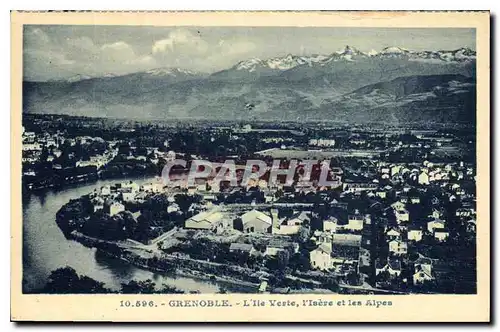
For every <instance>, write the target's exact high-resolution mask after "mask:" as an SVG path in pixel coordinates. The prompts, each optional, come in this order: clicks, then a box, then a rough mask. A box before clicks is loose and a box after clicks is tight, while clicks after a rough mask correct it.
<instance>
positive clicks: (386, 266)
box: [375, 259, 401, 277]
mask: <svg viewBox="0 0 500 332" xmlns="http://www.w3.org/2000/svg"><path fill="white" fill-rule="evenodd" d="M382 272H388V273H389V274H390V275H391V276H393V277H398V276H400V275H401V261H399V260H397V259H386V260H382V259H377V260H376V261H375V275H379V274H380V273H382Z"/></svg>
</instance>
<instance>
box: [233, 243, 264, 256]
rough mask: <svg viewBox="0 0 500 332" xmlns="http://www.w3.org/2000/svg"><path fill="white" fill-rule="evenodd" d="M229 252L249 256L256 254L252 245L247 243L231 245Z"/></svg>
mask: <svg viewBox="0 0 500 332" xmlns="http://www.w3.org/2000/svg"><path fill="white" fill-rule="evenodd" d="M229 251H230V252H246V253H248V254H249V255H255V254H257V253H258V252H257V250H255V248H254V247H253V245H251V244H248V243H231V245H230V246H229Z"/></svg>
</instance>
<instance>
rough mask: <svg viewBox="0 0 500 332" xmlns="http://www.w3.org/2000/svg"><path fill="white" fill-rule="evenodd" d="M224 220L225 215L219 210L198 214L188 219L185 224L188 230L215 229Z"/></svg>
mask: <svg viewBox="0 0 500 332" xmlns="http://www.w3.org/2000/svg"><path fill="white" fill-rule="evenodd" d="M223 219H224V214H223V213H222V212H221V211H220V210H219V209H217V208H215V209H212V210H208V211H204V212H201V213H198V214H197V215H194V216H192V217H191V218H189V219H187V220H186V222H185V227H186V228H193V229H212V230H213V229H214V228H216V227H217V226H218V225H219V224H220V223H222V221H223Z"/></svg>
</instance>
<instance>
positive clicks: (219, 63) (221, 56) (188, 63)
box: [151, 29, 256, 71]
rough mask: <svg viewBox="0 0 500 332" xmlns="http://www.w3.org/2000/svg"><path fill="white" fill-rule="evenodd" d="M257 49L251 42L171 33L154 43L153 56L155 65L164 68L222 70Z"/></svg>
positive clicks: (188, 33)
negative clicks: (207, 38) (206, 38)
mask: <svg viewBox="0 0 500 332" xmlns="http://www.w3.org/2000/svg"><path fill="white" fill-rule="evenodd" d="M255 49H256V45H255V44H254V43H253V42H251V41H248V40H238V39H235V38H230V39H220V40H218V41H217V40H212V41H210V40H205V39H203V37H202V35H201V34H200V33H194V32H191V31H190V30H187V29H177V30H174V31H171V32H170V33H169V34H168V36H167V37H166V38H164V39H160V40H157V41H155V42H154V43H153V45H152V48H151V52H152V56H153V57H154V58H155V60H156V62H157V63H158V64H159V65H161V66H165V67H181V68H186V69H191V70H197V71H213V70H214V68H216V69H222V68H224V67H227V66H231V65H232V64H234V62H236V61H239V60H240V59H239V57H247V56H248V54H250V52H252V51H253V50H255Z"/></svg>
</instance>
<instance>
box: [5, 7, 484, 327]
mask: <svg viewBox="0 0 500 332" xmlns="http://www.w3.org/2000/svg"><path fill="white" fill-rule="evenodd" d="M19 14H22V13H19ZM59 14H60V15H61V16H64V13H59ZM191 14H194V13H191ZM198 14H199V15H200V16H201V15H202V13H198ZM254 14H257V13H254ZM290 14H292V13H290ZM290 14H288V15H290ZM407 14H410V13H407ZM413 14H415V15H417V14H418V13H413ZM437 14H442V15H445V13H437ZM448 14H449V15H450V16H451V17H453V13H448ZM461 14H462V15H465V16H467V15H466V13H461ZM107 15H111V14H107ZM152 15H153V14H152ZM170 15H174V16H175V14H170ZM180 15H181V14H179V13H177V17H178V18H179V20H178V22H179V24H177V23H176V22H177V21H175V20H174V21H173V23H171V24H173V25H170V24H169V25H167V26H165V25H161V24H159V25H156V24H147V25H144V24H137V25H131V24H127V23H125V24H123V23H122V24H119V22H117V24H115V23H113V24H109V23H102V24H98V23H99V22H104V21H103V20H96V23H89V24H86V23H83V24H72V23H71V20H66V21H65V22H64V23H58V22H57V20H54V21H50V20H48V21H44V22H38V23H37V22H36V20H34V21H29V20H27V21H26V22H24V23H23V24H20V26H19V29H18V31H19V32H20V33H21V36H19V37H20V38H21V39H19V44H20V45H19V48H18V49H19V50H21V54H19V65H20V68H18V70H17V71H18V77H19V78H20V79H21V81H20V82H18V83H17V86H19V88H20V89H19V91H17V93H18V94H19V95H20V96H19V106H20V109H15V108H14V109H13V111H12V112H13V114H18V117H17V118H16V116H15V115H14V118H13V119H14V120H16V119H18V120H19V121H18V123H17V124H16V125H17V126H18V129H17V136H15V137H14V138H13V139H14V140H18V141H17V143H16V144H17V148H16V149H14V150H13V155H14V154H18V155H19V156H18V157H16V158H14V157H13V158H14V159H13V162H15V160H18V161H20V163H19V165H13V166H12V167H13V168H15V167H17V168H18V171H19V175H20V176H19V178H20V179H21V181H20V183H17V184H14V180H13V186H14V185H16V186H17V189H16V190H17V191H18V193H19V195H17V197H19V199H18V202H17V204H18V205H19V211H20V212H19V216H20V218H19V220H15V219H16V218H15V217H14V216H13V221H12V223H13V224H17V225H18V227H19V232H16V231H15V230H14V229H13V236H14V235H15V236H14V239H13V243H14V241H15V242H19V251H15V252H13V257H14V256H16V257H17V259H18V260H19V270H18V271H19V278H18V279H19V280H18V283H19V285H18V287H19V290H20V296H24V297H27V298H30V297H31V298H32V297H35V299H38V297H39V296H44V295H72V294H79V295H82V294H83V295H88V296H86V297H93V296H97V295H104V296H105V297H106V298H111V297H113V296H114V297H113V298H114V307H110V308H109V310H110V311H111V310H121V311H122V314H124V315H129V314H127V312H128V311H127V310H129V311H130V310H132V309H130V308H134V307H135V308H137V307H141V308H140V309H135V312H134V315H135V314H138V313H137V311H139V310H147V308H149V307H151V308H152V309H151V310H153V308H156V309H154V310H159V308H161V307H164V309H165V310H166V309H168V310H173V309H174V308H177V309H179V310H180V309H181V308H182V309H183V310H184V311H186V310H188V309H186V308H188V307H193V308H195V309H193V310H203V308H205V310H209V309H206V308H212V310H214V309H213V308H214V307H215V308H218V310H221V311H222V310H225V309H226V308H225V307H228V308H227V309H228V310H229V309H230V307H232V308H235V307H236V308H239V310H245V308H247V307H248V308H251V310H259V309H261V310H273V307H280V308H283V307H293V309H294V310H305V309H307V310H309V309H314V308H315V307H327V308H328V307H330V308H329V310H332V307H339V306H340V307H342V306H347V307H356V306H361V307H363V310H375V309H377V310H396V309H395V308H393V309H391V307H394V303H396V302H397V301H399V300H400V299H409V298H412V297H413V296H414V295H418V300H419V301H421V302H420V303H424V301H426V299H427V298H428V299H429V301H430V299H431V298H432V299H435V298H438V299H439V298H442V299H444V298H447V296H453V295H469V296H471V297H475V298H478V295H479V286H480V281H479V280H480V279H481V278H482V279H481V280H482V283H484V284H486V286H487V288H486V293H484V292H483V294H482V295H483V297H482V299H483V300H482V302H480V303H482V304H484V305H485V306H486V307H487V306H488V297H489V294H487V293H489V286H488V285H489V270H487V269H486V270H484V269H483V270H480V269H479V268H478V265H479V263H478V257H479V256H480V255H478V251H479V250H480V249H479V248H480V246H482V250H483V251H482V252H483V253H484V252H486V253H484V254H483V255H484V256H482V257H484V258H486V260H487V261H484V260H483V264H486V265H489V262H488V260H489V258H488V257H489V239H488V236H489V235H488V231H487V230H488V229H489V193H488V190H489V189H488V186H489V185H488V182H489V179H487V178H484V177H483V178H482V181H483V182H482V186H483V187H481V188H480V187H479V185H478V173H479V170H478V164H479V163H482V167H483V169H484V167H485V168H486V171H483V172H482V174H483V175H486V174H487V172H489V161H488V160H489V148H488V146H489V145H488V144H489V135H488V130H489V128H484V123H485V122H484V120H481V119H485V117H486V126H489V122H488V116H489V107H488V106H487V105H486V106H484V105H483V107H482V109H481V112H479V109H478V99H480V98H479V97H478V86H479V85H480V84H482V88H483V91H486V92H485V93H486V94H483V100H484V101H485V102H487V99H489V98H488V96H489V92H488V91H489V82H488V81H487V80H485V81H483V82H480V81H479V78H480V77H483V78H485V77H486V78H487V74H488V69H487V67H488V59H489V51H487V52H486V53H484V48H483V53H482V54H481V55H480V54H479V50H478V40H479V32H480V31H478V29H477V27H476V26H475V25H477V24H478V23H477V22H479V21H480V22H482V23H486V28H488V27H489V14H488V12H476V13H470V14H469V15H470V17H471V18H474V19H476V21H474V20H472V21H473V24H463V26H447V27H444V26H443V27H436V26H422V27H415V26H408V27H401V26H393V25H391V24H385V25H384V24H382V25H381V23H383V22H380V21H379V22H378V25H377V26H370V25H368V24H361V23H360V24H358V25H356V24H344V25H341V24H339V25H335V24H330V25H318V26H301V25H299V24H297V25H296V26H294V25H286V24H283V26H276V25H274V26H273V24H269V23H267V24H264V25H258V24H255V25H252V24H249V25H246V24H245V25H244V26H242V25H241V24H239V25H232V24H230V23H231V22H232V21H230V22H229V23H228V24H221V25H217V24H215V22H216V20H214V19H211V24H206V25H204V24H199V23H196V21H194V22H193V20H192V19H191V20H189V17H188V18H187V20H186V22H189V24H185V25H183V24H182V20H181V19H180ZM211 15H212V18H214V17H216V13H212V14H211ZM248 15H249V17H251V13H249V14H248ZM283 15H285V14H284V13H283ZM342 15H346V14H342ZM342 15H341V14H338V16H339V17H341V16H342ZM354 15H355V14H354ZM385 15H387V14H385ZM474 15H476V16H474ZM39 16H40V17H43V15H42V14H39ZM292 16H293V15H292ZM331 16H335V13H333V12H332V13H330V17H331ZM35 17H36V14H35ZM193 17H194V16H193ZM325 17H326V16H325ZM368 18H369V17H368ZM386 18H387V20H388V21H390V16H387V17H386ZM479 18H480V19H479ZM413 19H417V17H415V18H413ZM233 21H234V20H233ZM264 21H265V20H264ZM265 22H269V20H267V21H265ZM483 26H484V24H483ZM482 33H485V32H484V29H483V31H482ZM483 37H484V38H483V40H486V45H485V46H484V44H483V47H486V50H487V49H488V43H489V42H488V39H489V32H488V31H487V35H485V36H483ZM480 56H481V57H480ZM479 59H481V60H479ZM480 61H485V62H483V66H484V65H485V64H486V73H485V72H484V71H483V72H482V73H481V74H482V76H479V75H478V72H480V71H479V65H478V64H479V62H480ZM483 68H484V67H483ZM14 70H15V69H14V67H13V71H14ZM483 70H484V69H483ZM485 75H486V76H485ZM21 87H22V88H21ZM484 96H486V97H485V98H484ZM14 120H13V121H14ZM16 121H17V120H16ZM480 123H482V124H483V127H481V128H482V129H481V130H482V131H481V132H480V131H479V127H478V126H479V125H480ZM482 134H485V135H488V136H484V137H483V140H482V141H481V142H482V143H479V139H480V136H482ZM12 144H14V142H13V143H12ZM481 144H482V145H481ZM481 147H482V149H481ZM485 147H486V150H485ZM481 153H482V155H481ZM485 181H486V182H485ZM481 191H482V193H481ZM485 191H486V193H485ZM478 196H479V197H480V200H478ZM14 199H15V197H13V200H14ZM13 204H14V203H13ZM481 204H485V205H483V209H482V211H481V214H480V213H478V210H479V209H480V207H479V205H481ZM484 206H485V207H486V208H484ZM478 219H480V220H479V223H478ZM480 227H482V228H481V229H482V231H481V229H480ZM485 230H486V236H484V235H483V236H482V238H481V237H480V236H479V235H478V234H481V232H484V231H485ZM482 234H485V233H482ZM478 238H480V240H478ZM481 241H482V242H481ZM16 264H17V263H16ZM483 268H484V265H483ZM485 278H486V279H487V280H485ZM13 282H14V281H13ZM16 287H17V286H16ZM483 289H484V288H483ZM130 294H133V295H135V296H132V297H127V296H128V295H130ZM139 295H140V296H145V295H146V296H147V295H156V296H154V297H150V298H144V300H143V298H142V297H138V296H139ZM180 295H182V296H180ZM187 295H189V296H190V297H185V296H187ZM238 296H244V297H241V298H239V297H238ZM301 296H306V297H301ZM52 298H53V297H52ZM53 301H56V300H55V299H54V300H53ZM432 301H433V300H432ZM342 302H343V303H342ZM341 303H342V304H341ZM478 303H479V302H478ZM115 307H116V308H115ZM383 308H385V309H383ZM478 309H479V308H478ZM282 310H284V309H282ZM333 310H340V308H336V309H333ZM398 310H404V309H403V307H401V308H399V309H398ZM423 310H424V309H423ZM464 310H465V308H464ZM132 311H133V310H132ZM372 312H373V314H375V315H376V311H372ZM380 312H382V311H380ZM386 312H387V311H386ZM483 312H484V311H483ZM488 312H489V311H488ZM32 314H33V313H32ZM192 314H193V312H192V313H191V315H192ZM33 315H34V314H33ZM242 315H244V313H242ZM311 315H314V314H311ZM354 315H355V314H354ZM385 315H389V314H387V313H386V314H385ZM26 316H30V315H26ZM84 317H85V316H84ZM94 317H95V316H94ZM103 317H104V316H103ZM323 317H325V316H324V315H323ZM351 317H352V315H351ZM367 317H368V316H367ZM426 317H428V315H423V316H422V317H420V318H419V317H416V318H413V319H417V320H418V319H423V320H426V319H427V318H426ZM481 317H485V316H484V315H483V316H481ZM281 318H282V319H285V318H284V317H281ZM304 318H305V317H304ZM393 318H394V317H393ZM487 318H488V319H489V315H488V316H487ZM171 319H175V317H173V318H171ZM228 319H231V318H229V317H226V318H225V320H228ZM323 319H324V318H323ZM360 319H361V318H360ZM258 320H259V319H256V321H258ZM307 320H310V318H308V319H307ZM327 320H330V319H327Z"/></svg>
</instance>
